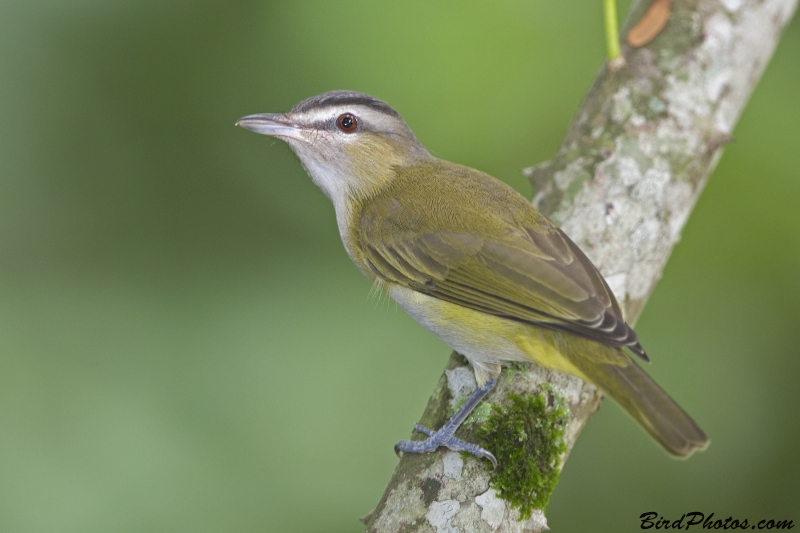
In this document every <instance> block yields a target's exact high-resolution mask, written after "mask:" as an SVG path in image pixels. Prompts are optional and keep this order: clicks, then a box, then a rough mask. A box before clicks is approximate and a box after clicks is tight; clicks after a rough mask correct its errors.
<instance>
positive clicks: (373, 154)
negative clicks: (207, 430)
mask: <svg viewBox="0 0 800 533" xmlns="http://www.w3.org/2000/svg"><path fill="white" fill-rule="evenodd" d="M236 125H237V126H240V127H242V128H245V129H247V130H250V131H253V132H256V133H259V134H263V135H268V136H271V137H275V138H277V139H280V140H282V141H285V142H286V143H287V144H288V145H289V147H290V148H291V150H292V151H293V152H294V154H295V155H296V156H297V158H298V160H299V161H300V164H301V166H302V167H303V169H305V171H306V173H307V174H308V175H309V176H310V178H311V180H312V181H313V182H314V183H315V184H316V185H317V186H318V187H319V188H320V189H322V192H323V193H324V194H325V195H326V196H327V197H328V198H329V199H330V200H331V201H332V203H333V206H334V210H335V213H336V221H337V225H338V229H339V234H340V236H341V239H342V243H343V244H344V247H345V249H346V251H347V253H348V255H349V256H350V258H351V259H352V261H353V262H354V263H355V265H356V266H357V267H358V268H359V269H360V270H361V272H363V273H364V275H366V276H367V277H368V278H369V279H370V280H372V282H373V283H374V284H375V285H376V286H377V287H378V288H379V289H380V290H382V291H383V292H385V293H386V294H387V295H388V296H389V297H390V298H391V299H393V300H394V301H395V302H397V304H398V305H399V307H401V308H402V309H403V310H405V311H406V312H407V313H408V314H409V315H411V317H413V318H414V319H415V320H416V321H417V322H419V323H420V324H421V325H422V326H423V327H425V328H426V329H428V330H429V331H430V332H432V333H433V334H434V335H436V336H437V337H438V338H440V339H441V340H443V341H444V342H445V343H446V344H448V345H449V346H450V347H451V348H453V349H454V350H455V351H456V352H458V353H460V354H462V355H463V356H464V357H466V358H467V360H468V361H469V363H470V365H471V367H472V369H473V371H474V374H475V380H476V382H477V387H476V389H475V390H474V391H473V392H472V393H471V394H470V395H469V397H468V398H467V400H466V401H465V402H464V403H463V405H462V406H461V407H460V408H459V409H458V410H457V411H456V413H455V414H454V415H453V416H452V417H451V418H450V419H449V420H448V421H447V422H446V423H445V424H444V425H443V426H442V427H441V428H440V429H438V430H435V431H434V430H432V429H429V428H425V427H423V426H421V425H415V428H416V429H417V431H419V432H421V433H423V434H424V435H426V436H427V438H426V439H424V440H416V441H407V440H404V441H400V442H398V443H397V444H396V445H395V451H396V452H397V453H398V454H399V453H400V452H402V453H430V452H433V451H435V450H437V449H438V448H440V447H446V448H449V449H451V450H455V451H464V452H468V453H470V454H472V455H475V456H476V457H479V458H485V459H488V460H489V461H491V462H492V463H493V464H494V465H495V466H496V464H497V460H496V458H495V457H494V455H493V454H492V453H491V451H490V450H485V449H484V448H482V447H480V446H479V445H477V444H474V443H469V442H464V441H463V440H461V439H458V438H456V437H455V436H454V434H455V431H456V430H457V429H458V427H459V426H460V425H461V423H462V422H463V421H464V420H465V419H466V418H467V416H468V415H469V414H470V412H471V411H472V410H473V409H474V408H475V407H476V406H477V405H478V404H479V403H480V402H481V401H482V400H483V399H484V397H485V396H486V395H487V394H488V393H489V392H490V391H491V390H492V388H493V387H494V386H495V384H496V382H497V379H498V377H499V376H500V373H501V370H502V366H503V365H504V364H506V363H509V362H515V361H527V362H530V361H532V362H533V363H535V364H537V365H539V366H541V367H545V368H548V369H554V370H557V371H561V372H565V373H567V374H571V375H573V376H577V377H578V378H580V379H582V380H584V381H587V382H589V383H592V384H594V385H595V386H597V387H598V388H600V389H601V390H602V391H603V392H604V393H605V394H606V395H608V396H610V397H611V398H612V399H613V400H614V401H616V402H617V404H619V405H620V407H622V409H624V410H625V411H626V412H627V413H628V414H629V415H630V416H631V417H632V418H633V419H634V420H635V421H636V422H638V423H639V425H641V427H642V428H644V430H645V431H646V432H647V433H648V434H649V435H650V436H651V437H652V438H653V439H654V440H655V441H656V442H657V443H658V444H660V445H661V446H662V447H663V448H664V449H665V450H666V451H667V452H668V453H669V454H671V455H673V456H676V457H688V456H690V455H691V454H692V453H693V452H695V451H697V450H703V449H705V448H706V447H707V446H708V443H709V439H708V437H707V436H706V434H705V433H704V432H703V430H702V429H700V427H699V426H698V425H697V423H696V422H695V421H694V420H693V419H692V418H691V417H690V416H689V415H688V414H687V413H686V412H685V411H684V410H683V409H682V408H681V407H680V406H679V405H678V404H677V403H676V402H675V400H673V399H672V398H671V397H670V396H669V395H668V394H667V393H666V392H665V391H664V390H663V389H662V388H661V387H660V386H659V385H658V384H657V383H656V382H655V381H654V380H653V379H652V378H651V377H650V376H649V375H648V374H647V373H646V372H645V371H644V370H643V369H642V367H641V366H640V365H639V364H637V362H636V361H634V357H636V358H639V359H642V360H643V361H649V358H648V356H647V354H646V352H645V350H644V349H643V348H642V345H641V344H640V342H639V339H638V337H637V335H636V333H635V332H634V330H633V328H631V327H630V326H629V325H628V324H627V323H626V321H625V318H624V316H623V313H622V310H621V308H620V305H619V303H618V302H617V300H616V298H615V297H614V294H613V293H612V291H611V289H610V288H609V286H608V283H606V281H605V280H604V278H603V276H602V275H601V274H600V272H599V271H598V269H597V268H596V267H595V266H594V265H593V264H592V262H591V261H590V260H589V258H588V257H587V256H586V255H585V254H584V253H583V252H582V251H581V250H580V248H579V247H578V246H577V245H576V244H575V243H574V242H573V241H572V240H571V239H570V238H569V237H568V236H567V235H566V234H565V233H564V232H563V231H562V230H561V229H560V228H559V227H558V226H557V225H556V224H555V223H553V222H552V221H551V220H550V219H548V218H547V217H546V216H544V215H543V214H542V213H540V212H539V211H538V210H537V209H536V208H535V207H534V206H533V205H532V204H531V203H530V202H529V201H528V200H526V199H525V197H524V196H522V195H521V194H519V193H518V192H516V191H515V190H514V189H513V188H511V187H510V186H508V185H507V184H505V183H503V182H501V181H499V180H497V179H496V178H494V177H492V176H489V175H488V174H485V173H483V172H480V171H478V170H475V169H472V168H469V167H466V166H462V165H458V164H456V163H451V162H448V161H444V160H441V159H439V158H436V157H434V156H433V155H431V154H430V152H429V151H428V150H427V149H426V148H425V147H424V146H423V145H422V144H421V143H420V142H419V141H418V140H417V138H416V137H415V135H414V133H413V132H412V131H411V129H410V128H409V127H408V125H407V124H406V123H405V121H404V120H403V118H402V117H401V115H400V114H399V113H398V112H397V111H395V110H394V109H393V108H392V107H391V106H389V105H388V104H387V103H385V102H384V101H382V100H380V99H378V98H375V97H373V96H370V95H367V94H364V93H359V92H354V91H341V90H340V91H330V92H326V93H323V94H319V95H317V96H313V97H311V98H307V99H305V100H303V101H301V102H300V103H298V104H297V105H295V106H294V107H293V108H292V109H291V111H289V112H287V113H266V114H256V115H248V116H245V117H242V118H240V119H239V120H238V121H237V122H236Z"/></svg>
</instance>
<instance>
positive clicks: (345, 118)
mask: <svg viewBox="0 0 800 533" xmlns="http://www.w3.org/2000/svg"><path fill="white" fill-rule="evenodd" d="M336 127H338V128H339V129H340V130H342V131H343V132H344V133H353V132H354V131H356V128H357V127H358V119H356V117H355V115H352V114H350V113H345V114H343V115H340V116H339V118H337V119H336Z"/></svg>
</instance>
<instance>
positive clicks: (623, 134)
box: [364, 0, 798, 533]
mask: <svg viewBox="0 0 800 533" xmlns="http://www.w3.org/2000/svg"><path fill="white" fill-rule="evenodd" d="M797 2H798V0H762V1H760V2H743V1H742V0H722V1H719V0H684V1H676V2H674V7H673V11H672V14H671V18H670V20H669V23H668V24H667V26H666V27H665V29H664V31H663V32H662V33H661V35H659V36H658V37H657V38H656V39H655V40H654V41H653V42H652V43H650V44H649V45H647V46H646V47H644V48H639V49H631V48H628V47H623V55H624V56H625V59H626V61H627V66H625V67H623V68H622V69H621V70H618V71H616V72H613V73H612V72H609V70H608V69H607V68H603V69H602V70H601V72H600V74H599V75H598V77H597V79H596V81H595V83H594V85H593V86H592V88H591V89H590V90H589V93H588V94H587V96H586V98H585V99H584V101H583V103H582V104H581V107H580V108H579V110H578V112H577V114H576V116H575V119H574V120H573V123H572V124H571V125H570V127H569V130H568V132H567V135H566V138H565V139H564V142H563V143H562V145H561V148H560V150H559V152H558V153H557V154H556V156H555V158H554V159H553V160H552V161H549V162H547V163H544V164H541V165H538V166H536V167H533V168H530V169H527V170H526V171H525V173H526V175H527V176H528V177H529V178H530V179H531V182H532V183H533V187H534V191H535V197H534V199H533V203H534V205H535V206H537V207H538V208H539V209H540V210H541V211H542V212H543V213H545V214H546V215H548V216H549V217H550V218H552V219H553V220H554V221H555V222H556V223H557V224H559V225H560V226H561V227H562V228H563V229H564V231H565V232H566V233H567V234H568V235H569V236H570V237H571V238H572V239H573V240H574V241H575V242H576V243H577V244H578V245H579V246H580V247H581V248H582V249H583V250H584V252H586V254H587V255H588V256H589V257H590V259H591V260H592V261H593V262H594V264H595V265H596V266H597V267H598V268H599V269H600V271H601V272H602V273H603V275H604V276H605V277H606V280H607V281H608V283H609V285H610V286H611V288H612V289H613V290H614V293H615V294H616V296H617V298H618V299H619V301H620V303H621V304H622V305H623V307H624V309H625V312H626V316H627V319H628V321H629V323H634V322H635V321H636V319H637V318H638V316H639V315H640V313H641V311H642V309H643V307H644V304H645V302H646V301H647V298H648V297H649V295H650V293H651V292H652V291H653V288H654V287H655V284H656V282H657V281H658V279H659V278H660V276H661V272H662V271H663V269H664V266H665V265H666V262H667V259H668V258H669V255H670V253H671V251H672V248H673V247H674V246H675V244H676V243H677V242H678V240H679V238H680V233H681V230H682V228H683V226H684V224H685V223H686V220H687V219H688V217H689V213H690V212H691V210H692V207H693V206H694V204H695V202H696V201H697V199H698V197H699V195H700V192H701V191H702V189H703V186H704V185H705V183H706V181H707V179H708V176H709V175H710V173H711V172H712V170H713V169H714V166H715V165H716V163H717V161H718V160H719V157H720V156H721V154H722V147H723V146H724V145H725V144H726V143H727V142H729V141H730V140H731V138H732V137H731V132H732V131H733V128H734V125H735V124H736V121H737V120H738V118H739V115H740V114H741V112H742V109H743V108H744V105H745V103H746V102H747V100H748V98H749V96H750V93H751V92H752V90H753V88H754V86H755V84H756V82H757V81H758V79H759V78H760V76H761V74H762V72H763V70H764V67H765V66H766V64H767V62H768V60H769V58H770V57H771V55H772V53H773V50H774V48H775V45H776V44H777V41H778V38H779V36H780V33H781V31H782V29H783V28H784V26H785V25H786V24H787V23H788V21H789V20H790V18H791V15H792V13H793V12H794V10H795V9H796V7H797ZM649 4H650V1H649V0H639V1H637V2H636V3H635V5H634V6H633V8H632V10H631V14H630V16H629V22H628V23H627V24H626V28H630V27H631V26H632V25H633V23H635V22H636V21H637V20H638V18H639V17H641V15H642V14H643V13H644V12H645V10H646V9H647V7H648V5H649ZM624 34H625V32H623V35H624ZM545 383H549V384H550V385H549V386H547V387H546V390H547V395H548V396H549V397H550V398H551V399H552V398H563V400H565V401H566V404H567V405H568V406H569V411H570V414H571V416H570V417H569V419H568V421H567V422H566V425H565V434H564V442H565V444H566V450H567V451H566V452H565V453H563V454H561V455H560V456H559V457H558V461H557V462H558V463H559V466H563V464H564V462H565V461H566V458H567V455H568V454H569V450H571V449H572V446H573V445H574V443H575V441H576V439H577V437H578V435H579V434H580V432H581V430H582V429H583V427H584V425H585V424H586V422H587V421H588V419H589V418H590V417H591V415H592V414H593V413H594V412H595V411H596V410H597V408H598V407H599V403H600V400H601V399H602V393H601V392H600V391H599V390H597V389H596V388H595V387H594V386H592V385H589V384H587V383H584V382H583V381H581V380H579V379H577V378H574V377H572V376H568V375H565V374H561V373H559V372H555V371H551V370H546V369H543V368H540V367H537V366H535V365H531V367H530V368H523V369H521V370H520V369H517V370H514V371H511V372H504V376H503V377H502V378H501V379H500V380H499V383H498V386H497V387H496V389H495V390H494V391H493V392H492V393H491V395H490V396H489V397H488V398H487V400H486V403H491V404H494V405H497V406H499V407H502V408H508V406H509V405H510V401H509V396H508V395H509V393H512V392H513V393H516V394H521V395H526V396H530V395H533V394H536V393H537V392H540V391H542V389H543V384H545ZM474 386H475V382H474V379H473V378H472V370H471V369H470V368H469V366H468V364H467V362H466V360H465V359H464V358H462V357H461V356H459V355H458V354H453V356H452V357H451V358H450V361H449V362H448V364H447V368H446V369H445V371H444V374H443V375H442V377H441V379H440V380H439V383H438V385H437V387H436V390H435V391H434V393H433V395H432V396H431V399H430V401H429V403H428V406H427V408H426V409H425V413H424V414H423V417H422V420H421V423H422V424H423V425H425V426H428V427H440V426H441V425H442V423H444V421H445V420H447V418H448V417H449V416H450V415H451V414H452V412H453V409H454V405H455V404H456V403H457V401H458V400H459V399H460V398H462V397H463V396H465V395H466V394H468V393H469V392H470V391H471V389H472V388H474ZM486 415H487V413H486V412H485V411H484V412H483V413H482V414H480V413H478V414H475V415H473V416H472V417H471V418H470V419H468V421H467V423H466V424H465V427H464V428H463V429H462V430H461V432H460V433H459V436H461V438H465V439H467V440H470V439H471V438H472V439H473V441H474V437H475V432H476V431H477V430H478V428H479V427H480V426H481V425H482V423H483V422H484V421H485V419H486ZM364 521H365V523H366V524H367V530H368V531H370V532H380V533H384V532H392V533H395V532H400V531H426V532H427V531H430V532H434V531H436V532H438V533H445V532H454V531H459V532H460V533H466V532H478V531H480V532H488V531H502V532H516V531H535V532H538V531H542V530H545V529H547V522H546V519H545V516H544V514H543V512H542V511H534V513H533V515H532V516H531V518H530V519H527V520H520V513H519V511H518V510H517V509H512V508H511V506H510V504H509V503H508V502H507V501H505V500H503V499H500V498H499V497H498V495H497V494H496V491H495V490H494V489H490V471H489V470H488V469H487V468H486V467H485V465H484V464H482V463H480V462H479V461H477V460H476V459H474V458H472V457H467V458H462V456H461V455H459V454H457V453H454V452H449V451H440V452H438V453H435V454H429V455H421V456H420V455H410V454H409V455H405V456H404V457H403V458H402V459H401V461H400V463H399V464H398V466H397V468H396V470H395V472H394V474H393V476H392V479H391V480H390V482H389V485H388V487H387V488H386V491H385V492H384V494H383V497H382V498H381V500H380V502H379V504H378V506H377V508H376V509H375V510H374V511H373V512H372V513H370V514H369V515H368V516H367V517H365V519H364Z"/></svg>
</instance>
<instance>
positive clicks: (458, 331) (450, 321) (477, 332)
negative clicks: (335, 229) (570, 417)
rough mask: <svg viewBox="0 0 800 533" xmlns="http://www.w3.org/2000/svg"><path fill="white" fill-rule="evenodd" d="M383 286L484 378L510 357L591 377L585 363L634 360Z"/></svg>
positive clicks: (560, 335) (605, 348)
mask: <svg viewBox="0 0 800 533" xmlns="http://www.w3.org/2000/svg"><path fill="white" fill-rule="evenodd" d="M384 288H385V290H386V292H387V293H388V294H389V296H391V298H392V299H394V300H395V301H396V302H397V303H398V305H399V306H400V307H402V308H403V309H404V310H405V311H406V312H407V313H408V314H409V315H411V316H412V317H413V318H414V319H415V320H417V321H418V322H419V323H420V324H422V325H423V326H424V327H425V328H426V329H428V330H429V331H430V332H431V333H433V334H434V335H436V336H437V337H439V338H440V339H442V340H443V341H444V342H446V343H447V344H449V345H450V346H451V347H452V348H453V349H455V350H456V351H457V352H459V353H461V354H462V355H464V356H465V357H467V358H468V359H469V360H470V361H471V362H472V363H473V365H474V366H475V370H476V371H475V374H476V377H477V378H478V381H479V382H480V383H483V382H484V381H485V380H486V379H488V378H492V377H497V376H498V375H499V373H500V365H501V364H502V363H503V362H507V361H526V360H528V361H533V362H534V363H536V364H538V365H539V366H543V367H545V368H550V369H553V370H558V371H561V372H565V373H567V374H572V375H573V376H577V377H579V378H581V379H583V380H585V381H590V382H591V381H593V380H591V379H589V378H588V377H587V376H586V374H585V373H584V372H583V371H581V370H580V368H579V366H583V365H581V363H584V364H586V363H591V364H597V363H606V364H613V365H618V366H627V365H628V364H629V363H630V359H628V357H627V356H626V355H624V354H623V353H622V352H621V351H620V350H619V349H615V348H610V347H608V346H605V345H602V344H600V343H597V342H594V341H591V340H588V339H582V338H579V337H575V336H574V335H570V334H568V333H562V332H560V331H555V330H550V329H544V328H540V327H537V326H533V325H530V324H526V323H523V322H518V321H516V320H509V319H507V318H502V317H499V316H496V315H490V314H487V313H482V312H480V311H476V310H474V309H470V308H467V307H463V306H460V305H457V304H453V303H450V302H447V301H444V300H440V299H438V298H435V297H432V296H428V295H426V294H422V293H420V292H417V291H414V290H411V289H408V288H405V287H403V286H401V285H398V284H387V285H386V286H385V287H384ZM573 361H576V362H577V363H578V365H576V364H575V363H573Z"/></svg>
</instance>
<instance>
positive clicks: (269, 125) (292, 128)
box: [236, 113, 306, 141]
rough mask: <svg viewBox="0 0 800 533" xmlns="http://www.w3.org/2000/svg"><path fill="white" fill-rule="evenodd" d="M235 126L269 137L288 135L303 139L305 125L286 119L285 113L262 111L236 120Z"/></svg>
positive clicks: (292, 137)
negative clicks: (276, 113)
mask: <svg viewBox="0 0 800 533" xmlns="http://www.w3.org/2000/svg"><path fill="white" fill-rule="evenodd" d="M236 125H237V126H241V127H242V128H244V129H246V130H250V131H254V132H256V133H260V134H261V135H269V136H271V137H289V138H291V139H297V140H299V141H305V140H306V138H305V137H304V136H303V133H304V131H305V129H306V128H305V127H304V126H303V125H302V124H297V123H294V122H292V121H290V120H289V119H288V117H287V116H286V115H280V114H278V115H273V114H268V113H264V114H262V115H248V116H246V117H242V118H240V119H239V120H237V121H236Z"/></svg>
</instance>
